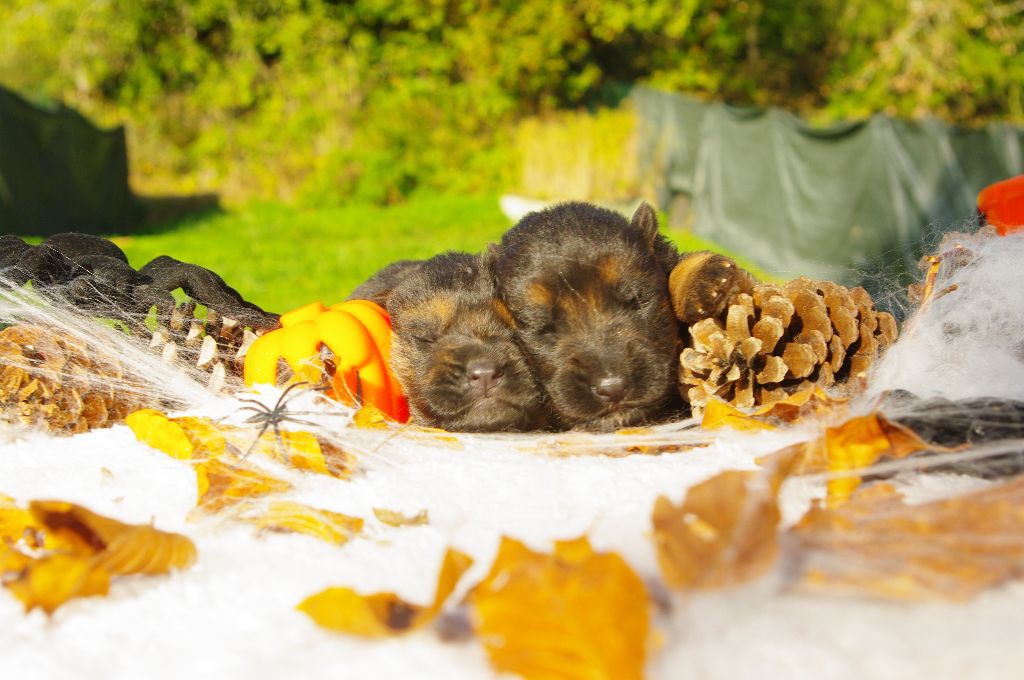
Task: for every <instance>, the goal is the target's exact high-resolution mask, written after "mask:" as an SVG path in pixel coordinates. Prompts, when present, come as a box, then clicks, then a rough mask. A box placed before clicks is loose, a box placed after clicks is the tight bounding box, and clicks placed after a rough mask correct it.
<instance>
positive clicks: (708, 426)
mask: <svg viewBox="0 0 1024 680" xmlns="http://www.w3.org/2000/svg"><path fill="white" fill-rule="evenodd" d="M700 426H701V427H703V428H704V429H705V430H717V429H719V428H722V427H731V428H732V429H734V430H740V431H742V432H758V431H761V430H774V429H775V426H774V425H772V424H771V423H769V422H766V421H764V420H758V419H757V418H755V417H753V416H751V415H750V414H748V413H744V412H743V411H741V410H740V409H738V408H736V407H735V406H732V405H731V404H727V403H726V402H724V401H722V400H721V399H709V400H708V403H707V405H706V406H705V407H704V418H703V419H702V420H701V424H700Z"/></svg>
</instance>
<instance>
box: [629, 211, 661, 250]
mask: <svg viewBox="0 0 1024 680" xmlns="http://www.w3.org/2000/svg"><path fill="white" fill-rule="evenodd" d="M632 225H633V228H634V229H637V230H639V231H640V233H641V234H643V237H644V240H645V241H646V242H647V243H648V245H650V244H653V243H654V239H655V238H656V237H657V236H658V214H657V213H656V212H654V208H652V207H651V204H650V203H648V202H647V201H644V202H642V203H641V204H640V206H639V207H638V208H637V209H636V212H635V213H633V220H632Z"/></svg>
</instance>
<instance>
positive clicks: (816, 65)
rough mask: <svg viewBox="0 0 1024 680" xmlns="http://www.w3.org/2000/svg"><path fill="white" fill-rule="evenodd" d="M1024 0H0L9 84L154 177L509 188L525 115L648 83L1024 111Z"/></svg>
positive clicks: (235, 183)
mask: <svg viewBox="0 0 1024 680" xmlns="http://www.w3.org/2000/svg"><path fill="white" fill-rule="evenodd" d="M1022 15H1024V2H1022V0H893V1H892V2H887V3H878V2H874V1H873V0H776V1H774V2H769V1H768V0H739V1H738V2H734V1H732V0H516V1H513V0H482V1H481V2H469V1H468V0H420V1H419V2H408V1H407V0H347V1H346V0H283V1H280V2H277V1H271V0H184V1H181V0H95V1H94V2H89V3H82V2H81V1H80V0H48V1H47V2H45V3H43V2H39V0H6V1H5V2H4V3H0V25H2V26H3V27H4V31H3V32H4V39H3V40H0V83H4V84H6V85H9V86H13V87H15V88H16V89H19V90H21V91H22V92H24V93H26V94H28V95H29V96H33V97H36V98H51V99H63V100H65V101H68V103H70V104H72V105H74V106H77V107H79V108H81V109H83V110H84V111H85V112H86V113H87V114H89V115H91V116H93V117H94V118H97V119H99V120H100V121H101V122H107V123H110V122H114V121H118V122H127V123H129V134H130V142H131V144H132V156H133V161H134V170H135V176H136V177H137V178H139V177H142V178H146V180H147V182H146V188H149V189H174V190H194V189H218V190H222V191H225V192H226V193H227V194H228V195H236V196H252V195H259V196H278V197H296V196H298V197H301V198H304V199H306V200H309V201H314V202H318V203H323V202H328V203H329V202H334V201H339V200H350V199H352V198H358V199H361V200H370V201H376V202H391V201H396V200H401V199H402V198H403V197H405V196H408V195H410V194H412V193H415V192H417V191H423V190H427V191H457V192H472V191H481V190H493V189H495V188H496V187H500V186H501V185H502V184H503V183H505V182H507V181H508V179H509V177H510V175H511V174H513V173H514V168H511V167H510V163H509V158H510V154H509V153H508V150H509V149H510V148H511V147H512V145H513V144H514V141H513V140H514V139H515V135H514V134H513V132H512V125H511V124H512V123H514V122H516V121H517V120H519V119H522V118H523V117H524V116H530V115H545V114H546V113H548V112H552V111H555V110H564V109H574V108H579V107H594V106H598V105H602V104H614V103H617V101H618V99H620V98H621V96H622V95H623V93H625V92H626V91H628V87H629V86H630V85H631V84H633V83H635V82H638V81H645V82H650V83H653V84H655V85H658V86H663V87H668V88H671V89H677V90H683V91H687V92H691V93H696V94H698V95H702V96H706V97H710V98H722V99H727V100H730V101H733V102H736V103H741V104H756V105H770V104H774V105H780V106H785V107H787V108H790V109H793V110H796V111H798V112H801V113H803V114H805V115H814V116H815V117H816V118H817V119H819V120H831V119H834V118H837V117H850V116H865V115H869V114H870V113H872V112H875V111H885V112H889V113H894V114H899V115H904V116H924V115H938V116H941V117H944V118H947V119H951V120H958V121H963V122H978V121H982V120H988V119H1008V120H1014V121H1018V122H1020V121H1022V120H1024V113H1022V105H1021V83H1022V82H1024V59H1021V55H1020V54H1019V53H1018V52H1019V49H1020V47H1019V45H1020V44H1021V42H1022V39H1024V35H1022V31H1024V27H1022V26H1024V24H1022Z"/></svg>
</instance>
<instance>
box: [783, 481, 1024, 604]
mask: <svg viewBox="0 0 1024 680" xmlns="http://www.w3.org/2000/svg"><path fill="white" fill-rule="evenodd" d="M790 534H791V536H792V537H793V538H794V539H795V544H794V548H795V556H796V560H797V562H796V566H797V568H798V573H799V576H798V579H799V583H800V586H801V587H802V588H803V589H806V590H813V591H824V592H829V593H845V594H861V595H872V596H878V597H884V598H891V599H900V600H925V599H949V600H967V599H969V598H971V597H973V596H974V595H976V594H977V593H979V592H981V591H982V590H984V589H985V588H989V587H992V586H995V585H999V584H1001V583H1004V582H1006V581H1008V580H1010V579H1013V578H1019V577H1020V576H1021V575H1022V574H1024V477H1018V478H1016V479H1013V480H1011V481H1009V482H1005V483H1003V484H999V485H996V486H992V487H988V488H985V489H981V490H979V491H975V492H972V493H968V494H964V495H962V496H959V497H956V498H951V499H946V500H940V501H933V502H930V503H923V504H919V505H908V504H906V503H904V501H903V498H902V496H901V495H900V494H899V492H898V491H897V490H896V489H895V487H893V486H892V485H891V484H887V483H876V484H872V485H870V486H865V487H862V488H860V489H858V490H857V491H856V492H855V493H854V494H853V495H852V497H851V498H850V499H849V500H848V501H847V502H846V503H844V504H843V505H840V506H838V507H835V508H824V507H821V506H816V507H814V508H812V509H811V510H809V511H808V512H807V514H806V515H804V517H803V518H802V519H801V520H800V522H799V523H798V524H797V525H796V526H795V527H793V529H792V530H791V531H790Z"/></svg>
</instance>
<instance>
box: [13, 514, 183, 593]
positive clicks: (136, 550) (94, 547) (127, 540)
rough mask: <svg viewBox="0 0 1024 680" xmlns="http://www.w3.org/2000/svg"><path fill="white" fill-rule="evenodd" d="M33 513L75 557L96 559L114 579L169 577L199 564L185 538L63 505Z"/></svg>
mask: <svg viewBox="0 0 1024 680" xmlns="http://www.w3.org/2000/svg"><path fill="white" fill-rule="evenodd" d="M29 509H30V510H31V512H32V515H33V516H34V517H35V518H36V519H37V520H38V521H39V523H40V524H41V525H43V526H44V527H45V528H46V530H47V531H48V532H49V533H51V534H54V535H57V536H59V537H60V538H62V539H63V540H64V541H65V542H66V543H67V544H68V545H72V546H74V548H73V551H74V552H75V553H77V554H81V555H90V554H91V555H93V556H94V563H95V565H96V566H97V567H101V568H103V569H104V570H105V571H106V572H108V573H109V574H110V575H112V576H117V575H126V574H165V573H167V572H169V571H172V570H175V569H184V568H186V567H188V566H190V565H191V564H192V563H193V562H195V560H196V548H195V545H194V544H193V543H192V541H191V540H189V539H188V538H187V537H186V536H182V535H181V534H175V533H170V532H167V531H161V530H159V529H156V528H155V527H152V526H149V525H148V524H125V523H124V522H119V521H117V520H115V519H111V518H109V517H104V516H103V515H98V514H96V513H94V512H92V511H91V510H88V509H86V508H83V507H82V506H80V505H75V504H74V503H65V502H63V501H33V502H32V503H30V504H29Z"/></svg>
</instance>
